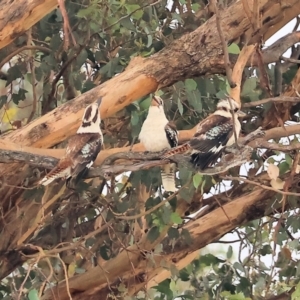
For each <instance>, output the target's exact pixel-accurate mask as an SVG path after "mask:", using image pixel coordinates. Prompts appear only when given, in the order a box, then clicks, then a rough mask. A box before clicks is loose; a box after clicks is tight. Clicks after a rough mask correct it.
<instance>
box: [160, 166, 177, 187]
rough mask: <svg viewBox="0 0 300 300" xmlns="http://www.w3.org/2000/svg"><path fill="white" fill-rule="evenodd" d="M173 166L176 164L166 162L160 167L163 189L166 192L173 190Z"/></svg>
mask: <svg viewBox="0 0 300 300" xmlns="http://www.w3.org/2000/svg"><path fill="white" fill-rule="evenodd" d="M175 168H176V164H167V165H165V166H163V167H162V169H161V180H162V185H163V187H164V189H165V190H166V191H167V192H175V191H176V186H175Z"/></svg>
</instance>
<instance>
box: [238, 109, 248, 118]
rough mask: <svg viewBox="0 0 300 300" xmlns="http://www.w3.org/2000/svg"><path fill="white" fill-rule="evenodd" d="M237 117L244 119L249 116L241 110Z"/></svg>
mask: <svg viewBox="0 0 300 300" xmlns="http://www.w3.org/2000/svg"><path fill="white" fill-rule="evenodd" d="M237 115H238V117H239V118H244V117H246V116H247V114H246V113H244V112H243V111H241V110H239V111H238V113H237Z"/></svg>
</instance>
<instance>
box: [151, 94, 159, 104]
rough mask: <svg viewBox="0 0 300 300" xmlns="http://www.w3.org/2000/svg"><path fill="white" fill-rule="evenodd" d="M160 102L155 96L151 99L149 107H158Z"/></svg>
mask: <svg viewBox="0 0 300 300" xmlns="http://www.w3.org/2000/svg"><path fill="white" fill-rule="evenodd" d="M160 105H161V102H160V99H159V98H158V97H156V96H153V97H152V101H151V106H160Z"/></svg>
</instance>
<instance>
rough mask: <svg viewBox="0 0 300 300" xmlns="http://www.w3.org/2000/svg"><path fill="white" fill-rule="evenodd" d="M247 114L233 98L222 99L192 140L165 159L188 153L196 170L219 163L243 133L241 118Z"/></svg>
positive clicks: (202, 122) (166, 155)
mask: <svg viewBox="0 0 300 300" xmlns="http://www.w3.org/2000/svg"><path fill="white" fill-rule="evenodd" d="M245 115H246V114H245V113H244V112H242V111H240V104H239V103H237V102H236V101H234V100H233V99H232V98H227V99H222V100H220V101H219V103H218V104H217V109H216V111H215V112H214V113H213V114H211V115H210V116H208V117H207V118H206V119H204V120H202V121H200V122H199V124H198V126H197V130H196V133H195V134H194V136H193V137H192V138H191V140H190V141H189V142H187V143H185V144H183V145H181V146H179V147H177V148H175V149H172V150H170V151H168V152H167V153H165V155H164V158H169V157H171V156H172V155H175V154H179V153H184V152H188V153H191V159H190V162H191V163H192V164H193V165H194V166H195V168H196V169H199V170H204V169H206V168H208V167H210V166H212V165H213V164H215V163H216V162H217V160H218V159H219V158H220V157H221V155H222V152H223V151H224V149H225V147H228V146H231V145H233V144H234V142H235V134H234V131H235V132H236V137H237V138H238V136H239V134H240V131H241V123H240V121H239V120H238V118H239V117H243V116H245Z"/></svg>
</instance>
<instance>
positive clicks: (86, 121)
mask: <svg viewBox="0 0 300 300" xmlns="http://www.w3.org/2000/svg"><path fill="white" fill-rule="evenodd" d="M101 101H102V97H100V98H99V99H98V100H97V101H95V102H94V103H92V104H90V105H89V106H87V107H86V109H85V111H84V113H83V116H82V123H81V126H80V127H79V129H78V130H77V133H84V132H85V133H87V132H88V133H94V132H99V131H100V123H101V118H100V112H99V106H100V104H101Z"/></svg>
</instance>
